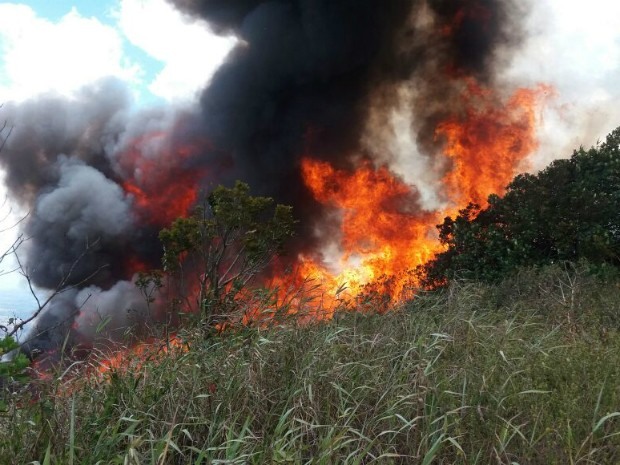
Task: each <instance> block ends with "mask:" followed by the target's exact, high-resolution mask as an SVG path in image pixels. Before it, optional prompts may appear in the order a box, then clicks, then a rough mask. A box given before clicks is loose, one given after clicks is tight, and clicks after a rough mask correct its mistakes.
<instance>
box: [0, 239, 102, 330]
mask: <svg viewBox="0 0 620 465" xmlns="http://www.w3.org/2000/svg"><path fill="white" fill-rule="evenodd" d="M98 242H99V241H98V240H97V241H95V243H94V244H93V245H90V244H87V245H86V248H85V249H84V251H83V252H82V253H81V254H80V255H79V256H78V257H77V258H76V259H75V260H74V261H73V263H72V264H71V267H70V268H69V271H68V272H67V273H65V274H64V275H63V277H62V278H61V280H60V282H59V283H58V285H57V286H56V288H55V289H54V290H53V291H52V293H51V294H50V295H49V296H48V297H47V299H45V300H44V301H43V302H41V300H39V296H38V295H37V293H36V291H35V289H34V285H33V283H32V278H31V276H30V275H29V274H28V272H27V271H26V268H25V266H24V264H23V263H22V260H21V259H20V258H19V254H17V253H15V259H16V261H17V264H18V269H19V272H20V274H21V275H22V276H23V277H24V278H25V279H26V282H27V283H28V289H29V291H30V294H31V295H32V297H33V298H34V300H35V301H36V303H37V309H36V310H35V311H34V312H33V313H32V315H30V316H29V317H28V318H26V319H24V320H21V321H20V322H19V323H18V324H17V325H15V326H13V328H12V329H11V330H10V331H9V332H8V333H7V335H8V336H13V335H15V334H17V332H18V331H21V330H22V329H23V328H24V326H26V325H27V324H28V323H30V322H31V321H33V320H35V319H36V318H37V317H38V316H39V315H40V314H41V312H43V310H44V309H45V308H46V307H47V306H48V305H49V303H50V302H51V301H52V300H53V299H54V298H55V297H56V296H57V295H59V294H62V293H63V292H66V291H68V290H71V289H75V288H79V287H81V286H82V285H84V284H86V283H87V282H89V281H90V280H91V279H92V278H94V277H95V276H96V275H97V274H98V273H99V272H100V271H101V270H103V269H104V268H106V267H107V265H103V266H100V267H99V268H97V269H96V270H95V271H93V272H92V273H91V274H89V275H88V276H86V277H85V278H84V279H82V280H81V281H79V282H77V283H75V284H71V285H67V282H68V280H69V278H70V276H71V273H72V272H73V270H74V269H75V267H76V266H77V264H78V263H79V262H80V260H81V259H82V258H84V256H85V255H86V254H87V253H88V252H89V251H90V249H91V248H92V247H93V246H94V245H96V244H97V243H98Z"/></svg>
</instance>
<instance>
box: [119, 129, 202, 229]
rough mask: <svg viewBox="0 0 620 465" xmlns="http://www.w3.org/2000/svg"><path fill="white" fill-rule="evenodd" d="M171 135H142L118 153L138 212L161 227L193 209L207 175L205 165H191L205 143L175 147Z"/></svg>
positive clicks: (142, 217)
mask: <svg viewBox="0 0 620 465" xmlns="http://www.w3.org/2000/svg"><path fill="white" fill-rule="evenodd" d="M169 136H170V135H169V134H166V133H163V132H161V131H159V132H154V133H150V134H146V135H142V136H140V137H138V138H136V139H135V140H133V141H131V142H130V143H128V144H127V147H126V148H125V149H124V150H123V151H122V152H120V154H119V166H120V169H121V171H122V172H123V173H124V174H125V176H126V177H125V179H124V181H123V188H124V190H125V192H127V194H129V195H130V196H131V197H132V198H133V201H134V208H135V211H136V214H137V215H138V216H139V217H140V219H141V220H142V221H144V222H147V223H151V224H153V225H155V226H159V227H164V226H167V225H169V224H170V223H171V222H172V221H174V220H175V219H176V218H179V217H183V216H187V215H188V214H189V213H190V211H191V208H192V207H193V206H194V205H195V204H196V201H197V200H198V186H199V185H200V182H201V180H202V179H203V178H204V177H205V176H206V169H204V168H196V167H193V166H192V165H191V160H192V157H194V156H196V153H199V151H200V150H202V147H203V144H199V143H197V142H194V143H187V144H186V145H184V146H180V147H174V146H173V145H172V143H171V141H170V140H169Z"/></svg>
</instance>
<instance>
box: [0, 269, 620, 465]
mask: <svg viewBox="0 0 620 465" xmlns="http://www.w3.org/2000/svg"><path fill="white" fill-rule="evenodd" d="M619 328H620V287H619V286H618V281H617V280H615V279H608V280H607V281H600V280H597V279H595V278H593V277H590V276H588V275H586V274H585V273H584V272H583V270H581V269H576V268H574V267H569V268H562V267H555V268H549V269H546V270H543V271H540V272H533V271H530V272H526V273H522V274H521V275H519V276H517V277H515V278H514V279H512V280H511V281H507V282H505V283H502V284H500V285H497V286H486V285H481V284H476V283H457V284H455V285H453V286H452V287H451V288H449V289H446V290H444V291H441V292H437V293H429V294H423V295H420V296H419V297H418V298H417V299H415V300H414V301H413V302H410V303H408V304H406V305H404V306H402V307H401V308H399V309H398V310H395V311H393V312H390V313H388V314H385V315H374V314H361V313H338V314H337V315H336V316H335V318H334V319H333V320H332V321H328V322H322V323H317V324H313V325H306V326H303V327H302V326H296V325H295V324H293V323H292V322H291V323H289V324H286V325H281V326H279V327H274V328H268V329H256V328H246V329H241V330H237V331H235V332H229V333H226V334H223V335H220V336H215V337H212V338H209V339H204V338H201V337H199V336H198V333H197V332H196V333H194V332H193V331H192V330H189V329H188V330H187V331H186V332H185V333H184V334H182V335H181V337H183V338H185V340H186V342H187V344H188V347H189V350H187V351H184V352H183V351H176V352H175V351H173V352H172V353H170V354H165V353H163V352H162V353H160V354H158V355H157V356H156V357H152V358H151V360H149V361H148V362H146V363H144V364H136V365H134V367H133V368H131V369H129V370H126V371H123V372H121V371H117V372H111V373H108V374H107V375H106V376H105V377H104V378H103V379H101V378H100V377H95V376H92V377H88V376H86V375H85V374H84V371H85V367H84V366H82V367H74V369H79V370H81V371H80V373H81V374H80V375H78V376H76V375H75V374H72V373H71V372H64V373H57V374H56V376H55V379H54V381H52V382H49V381H47V382H40V383H33V384H32V385H31V386H29V387H28V388H27V389H25V390H24V391H23V392H21V393H20V394H14V395H12V396H10V397H9V398H8V404H9V405H10V408H9V409H8V411H7V412H6V413H5V414H4V416H3V417H2V423H1V432H2V433H1V436H0V461H2V463H7V464H9V463H11V464H17V463H30V462H32V461H38V462H39V463H52V464H54V463H61V464H65V463H69V464H70V463H73V464H96V463H101V464H108V463H111V464H244V463H250V464H272V463H283V464H286V463H289V464H304V463H312V464H369V463H379V464H411V463H420V464H453V463H456V464H461V463H462V464H476V463H477V464H489V463H500V464H504V463H506V464H511V463H519V464H536V463H539V464H578V463H580V464H592V463H601V464H612V463H620V388H619V387H618V386H619V381H620V334H619V332H618V329H619ZM90 363H94V362H90ZM129 364H130V362H128V365H129ZM35 397H36V401H32V400H31V399H34V398H35Z"/></svg>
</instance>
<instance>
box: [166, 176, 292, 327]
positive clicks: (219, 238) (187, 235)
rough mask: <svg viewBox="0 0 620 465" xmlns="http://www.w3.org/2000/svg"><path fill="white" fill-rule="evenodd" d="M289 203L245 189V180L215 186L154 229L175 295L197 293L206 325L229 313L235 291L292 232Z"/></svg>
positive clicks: (221, 319)
mask: <svg viewBox="0 0 620 465" xmlns="http://www.w3.org/2000/svg"><path fill="white" fill-rule="evenodd" d="M293 228H294V220H293V214H292V208H291V207H289V206H284V205H275V204H274V200H273V199H271V198H268V197H253V196H250V195H249V187H248V185H247V184H245V183H242V182H240V181H237V183H236V184H235V186H234V187H233V188H226V187H223V186H219V187H217V188H216V189H215V190H213V192H211V194H210V195H209V196H208V197H207V199H206V201H205V202H204V204H203V205H202V206H200V207H199V208H197V209H196V211H195V213H194V215H192V216H191V217H189V218H179V219H177V220H175V221H174V222H173V224H172V225H171V226H170V227H169V228H166V229H163V230H162V231H161V233H160V235H159V237H160V240H161V242H162V244H163V246H164V256H163V265H164V270H165V271H167V272H168V273H170V274H172V275H173V276H174V277H175V278H176V280H177V284H178V286H177V289H176V292H177V293H178V294H179V295H180V296H181V297H187V296H189V295H197V303H198V308H199V310H200V314H201V321H202V324H203V325H204V326H205V327H212V326H213V325H216V324H218V323H221V322H223V321H226V320H227V319H229V318H230V317H231V316H232V314H233V312H234V309H235V307H236V305H237V298H238V297H239V295H240V293H241V291H242V290H243V289H244V288H245V287H246V286H247V285H248V284H249V283H250V281H251V280H252V279H253V278H255V277H256V276H257V275H258V274H259V273H260V272H261V271H262V270H263V269H264V268H265V267H266V266H267V265H268V264H269V262H270V261H271V260H272V258H273V257H274V256H275V255H276V254H277V253H278V252H280V251H281V250H282V246H283V245H284V243H285V241H286V240H287V239H288V238H290V237H291V236H292V235H293Z"/></svg>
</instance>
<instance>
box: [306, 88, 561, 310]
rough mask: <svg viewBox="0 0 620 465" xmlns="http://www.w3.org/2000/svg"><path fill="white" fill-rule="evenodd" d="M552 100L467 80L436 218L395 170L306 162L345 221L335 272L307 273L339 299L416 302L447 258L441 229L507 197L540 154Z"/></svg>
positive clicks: (439, 136) (315, 269)
mask: <svg viewBox="0 0 620 465" xmlns="http://www.w3.org/2000/svg"><path fill="white" fill-rule="evenodd" d="M549 93H551V89H550V88H549V87H547V86H542V85H541V86H539V87H537V88H535V89H518V90H517V91H516V92H515V93H514V94H513V95H512V96H511V97H509V98H508V99H506V100H505V101H502V100H501V99H500V98H498V97H497V96H496V95H495V94H494V93H493V92H492V91H491V90H490V89H488V88H486V87H484V86H482V85H480V84H479V83H477V82H476V81H475V80H473V79H467V80H465V85H464V86H463V92H462V96H461V97H462V105H463V106H462V108H461V110H462V111H460V112H459V113H458V114H453V115H451V116H449V117H448V118H446V119H445V120H444V121H442V122H440V123H439V124H438V126H437V127H436V133H435V137H436V141H437V142H438V143H440V142H443V149H442V151H443V155H444V158H445V159H446V161H447V170H446V173H445V175H444V176H443V186H442V193H443V195H444V196H445V206H444V207H443V208H440V209H437V210H435V211H426V210H423V209H422V208H421V207H420V206H419V202H418V196H417V193H416V190H415V187H413V186H410V185H407V184H405V183H404V182H403V180H402V179H400V178H399V177H398V176H396V175H395V174H394V173H392V172H391V171H390V170H389V168H388V167H387V166H379V167H375V166H372V165H371V164H370V163H369V162H364V163H362V164H361V166H359V167H358V168H357V169H356V170H354V171H352V172H346V171H340V170H336V169H335V168H334V167H333V166H331V165H330V164H329V163H327V162H323V161H318V160H314V159H313V158H311V157H304V158H303V160H302V163H301V170H302V175H303V179H304V182H305V183H306V185H307V187H308V188H309V189H310V191H311V192H312V194H313V196H314V198H315V199H316V200H317V201H319V202H320V203H322V204H323V205H326V206H328V207H331V208H333V209H335V210H337V211H338V212H340V214H341V221H340V229H339V244H338V246H339V248H340V250H341V256H340V259H339V261H338V263H337V264H336V266H335V267H331V268H330V267H328V266H326V265H324V264H322V263H321V262H319V261H315V260H313V259H311V258H309V257H301V259H300V263H301V265H300V267H301V270H302V273H306V275H307V276H316V277H317V278H318V279H319V280H320V281H321V282H323V283H325V284H326V286H325V290H326V292H327V293H328V294H329V293H331V294H332V295H333V293H334V292H335V291H336V290H337V289H339V288H340V286H343V285H346V286H347V287H348V288H349V289H350V291H351V293H352V294H353V295H354V296H355V295H358V294H360V293H362V294H363V293H365V292H368V291H370V292H373V293H377V294H379V295H387V298H388V299H389V300H390V301H391V303H393V302H397V301H399V300H400V299H401V298H402V297H403V296H406V295H408V294H407V292H408V291H409V290H410V289H411V287H412V286H415V277H414V276H413V274H412V270H413V269H415V268H416V267H417V266H418V265H422V264H424V263H425V262H427V261H428V260H429V259H430V258H432V256H433V255H434V254H435V253H437V252H439V251H441V248H442V246H441V244H439V242H438V240H437V237H436V232H435V225H436V224H438V223H440V222H441V221H442V219H443V218H444V217H445V216H448V215H453V214H454V213H456V212H457V211H458V210H459V209H461V208H464V207H465V206H466V205H467V204H468V203H469V202H475V203H478V204H480V205H485V204H486V200H487V197H488V196H489V195H490V194H491V193H502V192H503V191H504V189H505V187H506V185H507V184H508V183H509V181H510V180H511V179H512V177H513V176H514V175H515V173H516V171H517V170H518V169H522V168H524V165H523V164H524V163H525V160H526V157H527V155H529V154H531V153H532V152H533V151H534V150H535V149H536V147H537V142H536V134H535V127H536V118H537V108H538V105H539V103H540V101H541V100H542V99H543V98H544V97H545V96H546V95H548V94H549ZM334 268H335V269H336V270H335V271H334Z"/></svg>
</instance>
